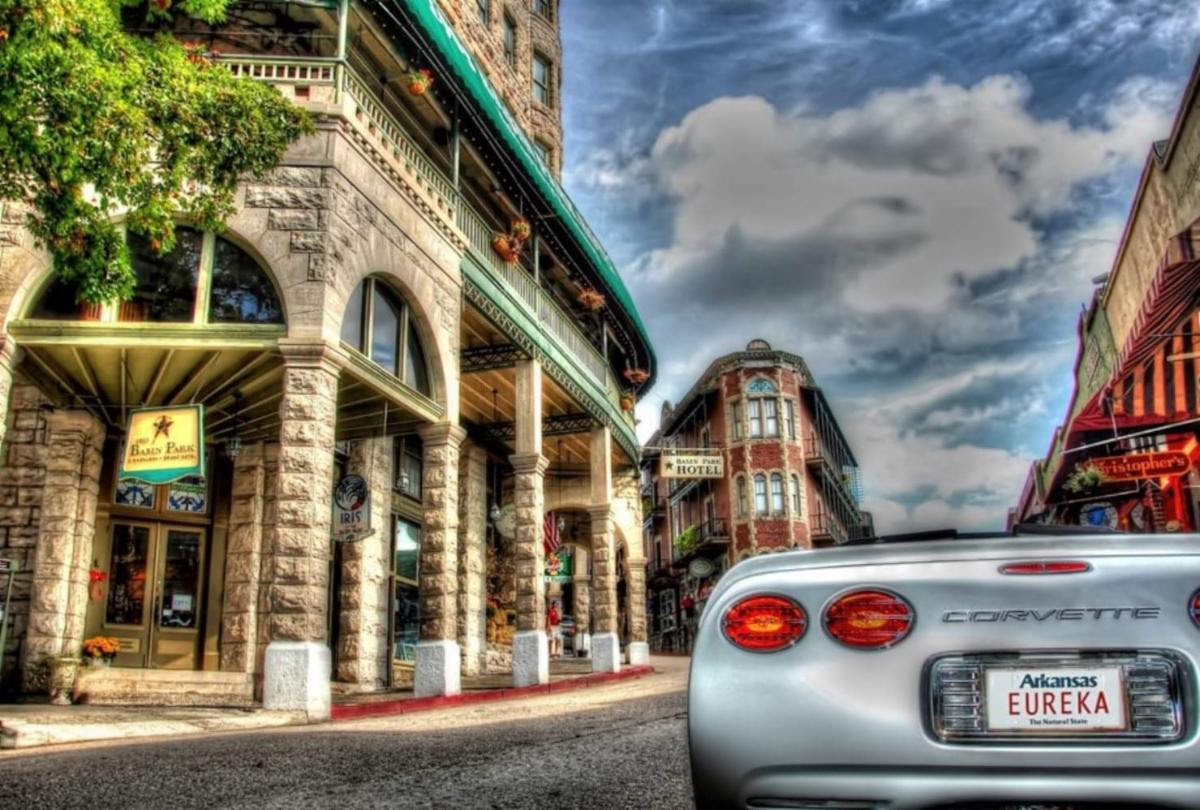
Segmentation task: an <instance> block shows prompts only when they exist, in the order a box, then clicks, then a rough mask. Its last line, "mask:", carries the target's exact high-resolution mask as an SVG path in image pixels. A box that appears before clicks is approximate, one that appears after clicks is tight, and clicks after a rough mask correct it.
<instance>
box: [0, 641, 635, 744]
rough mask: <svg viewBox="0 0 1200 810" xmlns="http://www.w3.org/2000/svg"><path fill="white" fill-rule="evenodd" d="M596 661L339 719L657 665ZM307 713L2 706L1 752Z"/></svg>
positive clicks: (366, 705) (373, 702) (582, 685)
mask: <svg viewBox="0 0 1200 810" xmlns="http://www.w3.org/2000/svg"><path fill="white" fill-rule="evenodd" d="M590 663H591V662H590V661H587V660H580V661H570V662H566V661H564V662H555V665H554V667H553V668H552V671H551V678H550V683H548V684H541V685H538V686H527V687H520V688H516V687H513V686H512V685H511V684H512V676H511V675H508V674H489V675H481V676H477V677H473V678H464V679H463V693H462V694H460V695H453V696H449V697H445V696H443V697H432V698H417V697H415V696H414V695H413V693H412V691H411V690H390V691H384V692H370V693H365V694H358V695H334V705H333V711H332V718H331V719H332V720H333V721H335V722H336V721H339V720H351V719H357V718H365V717H382V716H387V715H398V714H409V713H413V712H427V711H433V710H437V709H445V708H450V707H454V706H463V705H469V704H474V703H484V702H491V701H497V700H515V699H522V698H531V697H538V696H541V695H546V694H550V693H555V692H565V691H569V690H574V689H586V688H588V687H593V686H599V685H602V684H607V683H612V682H614V681H626V680H630V679H634V678H641V677H644V676H646V675H651V674H653V673H654V672H655V669H654V667H652V666H639V667H630V666H626V667H623V668H622V669H621V671H620V672H600V673H592V672H591V671H590ZM307 722H308V721H307V717H306V715H305V714H304V713H303V712H280V711H266V710H265V709H258V708H255V709H226V708H179V707H165V706H164V707H149V706H88V705H77V706H52V705H49V704H45V703H36V704H35V703H27V704H7V705H0V748H2V749H12V748H36V747H41V746H49V745H67V744H71V743H85V742H95V741H99V740H121V739H135V738H140V737H179V736H186V735H194V734H203V733H209V732H219V731H246V730H254V729H265V728H276V727H279V726H294V725H305V724H307Z"/></svg>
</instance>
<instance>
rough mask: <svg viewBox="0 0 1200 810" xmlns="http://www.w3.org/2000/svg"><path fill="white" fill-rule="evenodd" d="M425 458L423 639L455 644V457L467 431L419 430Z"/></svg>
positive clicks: (440, 427) (452, 427) (452, 428)
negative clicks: (453, 642)
mask: <svg viewBox="0 0 1200 810" xmlns="http://www.w3.org/2000/svg"><path fill="white" fill-rule="evenodd" d="M420 433H421V441H422V442H423V443H424V449H425V458H424V471H423V480H422V489H421V496H422V500H421V506H422V516H423V521H422V522H423V525H422V529H421V557H420V566H421V568H420V571H421V575H420V577H421V579H420V599H421V641H454V640H456V638H457V633H458V622H457V612H458V456H459V445H460V444H461V443H462V440H463V437H464V436H465V435H466V431H464V430H463V429H462V428H460V427H458V426H457V425H447V424H437V425H429V426H427V427H425V428H424V429H422V430H421V431H420Z"/></svg>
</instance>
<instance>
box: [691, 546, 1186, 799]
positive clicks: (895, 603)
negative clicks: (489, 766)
mask: <svg viewBox="0 0 1200 810" xmlns="http://www.w3.org/2000/svg"><path fill="white" fill-rule="evenodd" d="M1198 658H1200V537H1197V536H1183V535H1169V536H1146V535H1137V536H1134V535H1112V534H1110V535H1099V536H1095V535H1093V536H1078V535H1076V536H1070V537H1066V536H1041V537H1012V536H998V537H990V538H980V539H962V538H957V539H946V540H940V541H925V542H895V543H893V542H878V543H875V544H871V545H862V546H854V547H842V548H834V549H824V550H817V551H800V552H787V553H781V554H771V555H766V556H760V557H756V558H753V559H751V560H747V561H745V562H742V563H740V564H738V565H737V566H735V567H734V568H733V569H731V570H730V571H729V572H727V573H726V574H725V575H724V576H723V577H722V579H721V581H720V583H719V585H718V587H717V589H716V590H715V591H714V592H713V594H712V597H711V598H710V600H709V605H708V609H707V610H706V611H705V613H704V615H703V617H702V618H701V621H700V626H699V630H698V634H697V639H696V644H695V649H694V651H693V657H692V663H691V677H690V682H689V687H688V740H689V746H690V755H691V768H692V782H693V786H694V789H695V796H696V802H697V805H698V806H699V807H701V808H709V807H714V808H715V807H722V808H724V807H754V808H766V807H788V808H810V807H813V808H815V807H823V808H828V807H836V808H839V810H850V809H851V808H877V807H878V808H882V807H886V808H889V810H903V809H905V808H926V807H939V808H941V807H959V806H964V807H965V806H969V807H972V808H978V807H988V808H1001V807H1003V808H1019V807H1038V808H1043V807H1045V808H1068V807H1069V808H1093V807H1101V806H1103V807H1108V808H1112V807H1153V808H1162V807H1171V808H1184V807H1189V808H1195V807H1200V740H1198V739H1197V729H1198V719H1200V698H1198V696H1197V694H1198V693H1197V683H1198V682H1200V681H1198V674H1197V659H1198Z"/></svg>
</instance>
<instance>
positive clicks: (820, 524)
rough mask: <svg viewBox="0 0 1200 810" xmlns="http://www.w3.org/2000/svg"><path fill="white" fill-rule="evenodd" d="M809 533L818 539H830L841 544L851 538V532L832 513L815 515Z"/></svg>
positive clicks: (811, 520)
mask: <svg viewBox="0 0 1200 810" xmlns="http://www.w3.org/2000/svg"><path fill="white" fill-rule="evenodd" d="M808 530H809V534H810V535H811V536H812V537H813V539H814V540H816V539H828V540H832V541H833V542H834V543H837V544H838V545H841V544H842V543H845V542H847V541H848V540H850V534H849V533H848V532H847V531H846V529H845V528H844V527H843V526H842V524H840V523H838V521H837V519H836V518H834V517H833V515H830V514H816V515H813V516H812V517H811V518H810V520H809V524H808Z"/></svg>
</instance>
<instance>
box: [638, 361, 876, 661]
mask: <svg viewBox="0 0 1200 810" xmlns="http://www.w3.org/2000/svg"><path fill="white" fill-rule="evenodd" d="M642 496H643V504H642V515H643V518H644V521H643V531H644V534H645V543H646V548H647V551H648V557H649V570H650V583H649V599H650V606H649V613H650V642H651V645H652V646H654V647H656V648H659V649H666V650H687V649H690V644H691V638H692V635H693V632H694V629H695V621H696V618H697V617H698V616H699V613H700V611H701V609H702V608H703V607H704V604H705V602H706V599H707V597H708V594H709V592H710V591H711V590H712V587H713V585H714V584H715V583H716V581H717V580H718V578H719V577H720V576H721V574H722V573H723V572H724V571H725V570H727V569H728V568H729V567H730V566H732V565H733V564H734V563H736V562H738V561H740V560H744V559H746V558H748V557H751V556H754V555H757V554H768V553H772V552H777V551H785V550H789V549H807V548H817V547H822V546H837V545H841V544H843V543H846V542H848V541H850V540H853V539H856V538H859V537H862V536H864V535H868V534H871V533H872V532H873V528H872V526H871V523H870V516H869V515H868V514H867V513H866V512H864V511H862V509H861V507H860V503H861V492H860V491H859V478H858V462H857V461H856V460H855V457H854V453H853V452H852V451H851V449H850V445H849V442H847V441H846V438H845V436H844V435H843V434H842V431H841V428H840V427H839V425H838V422H837V419H836V418H835V417H834V415H833V409H832V408H831V407H830V405H829V403H828V401H827V400H826V398H825V395H824V393H823V392H822V391H821V389H820V388H819V387H818V386H817V384H816V382H815V380H814V379H813V376H812V373H811V372H810V371H809V369H808V365H807V364H806V363H805V362H804V359H803V358H801V357H799V356H798V355H795V354H791V353H789V352H785V351H778V350H776V349H772V348H771V346H770V345H769V344H767V342H766V341H763V340H754V341H751V342H750V344H749V345H748V346H747V347H746V349H745V351H740V352H734V353H732V354H727V355H724V356H722V357H719V358H717V359H716V360H714V361H713V362H712V363H711V364H710V365H709V367H708V368H707V369H706V370H705V371H704V373H703V374H701V375H700V377H699V379H697V381H696V383H695V384H694V385H693V386H692V388H691V390H690V391H688V393H687V394H686V395H685V396H684V397H683V399H681V400H680V401H679V402H678V403H677V404H676V405H675V406H674V407H671V406H670V405H669V404H664V406H663V412H662V423H661V425H660V428H659V430H658V432H657V433H655V434H654V435H653V436H652V437H651V438H650V439H649V440H648V441H647V444H646V447H645V448H644V452H643V461H642Z"/></svg>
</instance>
